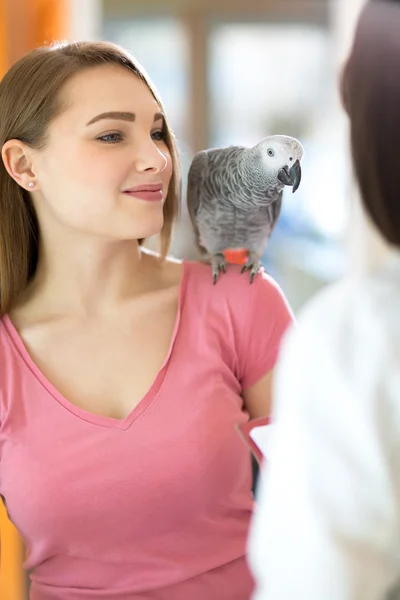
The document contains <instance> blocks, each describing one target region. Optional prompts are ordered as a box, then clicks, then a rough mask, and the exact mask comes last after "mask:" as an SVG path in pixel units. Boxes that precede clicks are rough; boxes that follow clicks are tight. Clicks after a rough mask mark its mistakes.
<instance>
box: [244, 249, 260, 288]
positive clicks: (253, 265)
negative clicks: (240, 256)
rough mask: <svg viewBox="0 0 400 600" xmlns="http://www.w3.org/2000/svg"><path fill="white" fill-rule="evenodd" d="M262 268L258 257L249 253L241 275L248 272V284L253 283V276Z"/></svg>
mask: <svg viewBox="0 0 400 600" xmlns="http://www.w3.org/2000/svg"><path fill="white" fill-rule="evenodd" d="M261 268H262V264H261V261H260V257H259V256H258V254H255V253H254V252H249V256H248V258H247V262H246V264H244V265H243V267H242V273H244V272H245V271H250V283H253V281H254V278H255V276H256V275H257V273H258V272H259V271H260V269H261Z"/></svg>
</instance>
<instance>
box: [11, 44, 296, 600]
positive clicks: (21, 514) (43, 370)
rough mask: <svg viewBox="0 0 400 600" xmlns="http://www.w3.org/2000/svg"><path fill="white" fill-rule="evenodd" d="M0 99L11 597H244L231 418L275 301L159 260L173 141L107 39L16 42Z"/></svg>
mask: <svg viewBox="0 0 400 600" xmlns="http://www.w3.org/2000/svg"><path fill="white" fill-rule="evenodd" d="M0 115H1V118H0V147H1V149H2V154H1V156H2V161H1V162H0V214H1V220H0V311H1V321H0V494H1V496H2V497H3V499H4V503H5V506H6V508H7V511H8V515H9V517H10V519H11V520H12V522H13V523H14V524H15V525H16V527H17V528H18V530H19V532H20V533H21V536H22V538H23V540H24V542H25V545H26V551H27V556H26V562H25V568H26V569H27V570H30V571H31V590H30V597H31V599H32V600H61V599H62V600H67V599H68V600H84V599H87V598H96V599H97V598H102V599H104V600H112V599H117V598H118V599H119V600H123V599H124V600H125V599H126V600H128V599H135V600H145V599H146V600H189V599H190V600H197V599H198V600H203V599H204V598H207V600H224V599H226V600H228V599H229V600H247V599H248V598H249V597H250V595H251V592H252V589H253V580H252V577H251V574H250V572H249V569H248V566H247V561H246V558H245V554H246V540H247V535H248V528H249V523H250V517H251V514H252V509H253V497H252V494H251V484H252V475H251V461H250V457H249V452H248V449H247V448H246V446H245V444H244V443H243V441H242V439H240V437H239V435H238V432H237V427H238V426H239V425H240V424H242V423H243V422H246V420H247V419H249V417H260V416H262V415H265V414H268V413H269V398H270V382H271V377H272V371H273V368H274V364H275V360H276V356H277V352H278V347H279V343H280V339H281V337H282V335H283V333H284V331H285V330H286V328H287V326H288V325H289V323H290V322H291V320H292V313H291V310H290V308H289V306H288V304H287V302H286V300H285V298H284V297H283V295H282V293H281V291H280V289H279V287H278V286H277V285H276V284H275V283H274V281H273V280H272V279H270V278H269V277H268V276H266V275H264V274H260V275H259V276H258V277H257V278H256V281H255V283H254V284H253V286H249V283H248V278H247V277H246V276H242V275H241V274H240V269H239V267H236V266H233V267H232V268H230V269H229V270H228V272H227V275H226V276H225V277H224V280H223V281H221V282H220V284H219V285H218V286H217V287H214V286H213V285H212V283H211V279H212V278H211V277H210V272H209V266H207V265H205V264H201V263H197V262H189V261H178V260H173V259H171V258H168V257H167V253H168V246H169V242H170V237H171V230H172V226H173V223H174V220H175V217H176V214H177V209H178V204H179V199H180V198H179V197H180V175H179V171H180V170H179V165H178V157H177V152H176V146H175V141H174V138H173V135H172V133H171V130H170V128H169V126H168V120H167V117H166V115H165V113H164V110H163V108H162V104H161V101H160V100H159V98H158V94H157V92H156V90H155V89H154V87H153V86H152V84H151V82H150V80H149V78H148V77H147V75H146V73H145V71H144V70H143V68H142V67H141V66H140V65H139V64H138V63H136V62H135V61H134V60H133V59H132V58H131V57H130V56H129V55H128V54H127V53H125V52H124V51H123V50H122V49H120V48H119V47H117V46H113V45H111V44H106V43H85V42H78V43H71V44H59V45H54V46H53V47H48V48H40V49H37V50H34V51H33V52H31V53H29V54H28V55H26V56H25V57H24V58H22V59H21V60H20V61H19V62H17V63H16V64H15V65H14V66H13V67H12V68H11V69H10V70H9V72H8V73H7V74H6V75H5V77H4V78H3V80H2V81H1V83H0ZM158 233H159V234H160V236H161V252H160V254H156V253H154V252H153V253H152V252H150V251H148V250H144V248H143V245H142V243H143V242H144V241H145V240H146V239H147V238H149V237H151V236H153V235H156V234H158Z"/></svg>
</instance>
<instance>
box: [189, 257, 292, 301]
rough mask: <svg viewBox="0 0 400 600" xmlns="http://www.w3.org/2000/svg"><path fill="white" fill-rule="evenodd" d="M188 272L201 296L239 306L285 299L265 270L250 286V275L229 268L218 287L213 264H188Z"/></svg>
mask: <svg viewBox="0 0 400 600" xmlns="http://www.w3.org/2000/svg"><path fill="white" fill-rule="evenodd" d="M184 268H185V271H186V274H187V278H188V280H189V281H190V284H191V285H192V286H194V287H195V288H196V291H197V293H199V294H205V295H210V294H212V295H213V296H214V297H215V298H218V299H219V300H222V299H226V300H229V301H231V302H239V303H242V302H243V301H245V302H253V301H254V300H256V301H257V299H259V300H261V302H265V303H267V304H270V303H271V302H272V303H273V302H276V301H281V300H282V299H284V294H283V292H282V290H281V288H280V286H279V285H278V283H277V282H276V281H275V280H274V279H273V278H272V277H271V276H270V275H268V274H267V273H266V272H265V271H264V270H260V272H259V273H258V274H257V276H256V277H255V278H254V281H253V283H250V276H249V273H247V272H244V273H242V272H241V267H240V266H239V265H235V264H229V265H227V268H226V272H225V273H221V274H220V276H219V278H218V280H217V282H216V283H215V284H214V282H213V277H212V272H211V267H210V265H209V264H207V263H204V262H195V261H185V262H184ZM284 300H285V299H284ZM285 301H286V300H285Z"/></svg>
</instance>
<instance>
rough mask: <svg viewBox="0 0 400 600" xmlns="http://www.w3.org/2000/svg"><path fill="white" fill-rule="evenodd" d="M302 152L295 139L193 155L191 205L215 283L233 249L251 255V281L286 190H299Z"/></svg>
mask: <svg viewBox="0 0 400 600" xmlns="http://www.w3.org/2000/svg"><path fill="white" fill-rule="evenodd" d="M303 152H304V151H303V147H302V145H301V143H300V142H299V141H298V140H296V139H295V138H292V137H289V136H285V135H273V136H269V137H266V138H264V139H263V140H261V141H260V142H259V143H258V144H256V145H255V146H253V147H251V148H246V147H242V146H230V147H227V148H210V149H208V150H202V151H200V152H198V153H197V154H196V155H195V156H194V158H193V161H192V164H191V166H190V169H189V173H188V181H187V206H188V212H189V215H190V218H191V221H192V224H193V227H194V231H195V236H196V241H197V244H198V246H199V248H200V249H201V251H202V252H206V253H207V254H208V257H209V259H210V261H211V267H212V277H213V281H214V283H216V282H217V280H218V277H219V275H220V273H221V272H223V273H225V271H226V260H225V256H224V251H226V250H232V249H235V248H240V249H245V250H247V262H246V264H245V265H244V266H243V269H242V272H244V271H250V283H252V282H253V280H254V277H255V276H256V274H257V272H258V271H259V269H260V267H261V262H260V260H261V256H262V253H263V251H264V248H265V246H266V244H267V241H268V239H269V237H270V235H271V232H272V230H273V228H274V226H275V224H276V222H277V220H278V218H279V214H280V211H281V205H282V194H283V188H284V187H285V186H292V188H293V192H295V191H296V190H297V189H298V187H299V185H300V181H301V160H302V158H303Z"/></svg>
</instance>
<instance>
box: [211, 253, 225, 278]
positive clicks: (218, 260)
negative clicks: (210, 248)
mask: <svg viewBox="0 0 400 600" xmlns="http://www.w3.org/2000/svg"><path fill="white" fill-rule="evenodd" d="M211 268H212V276H213V283H214V285H215V284H216V283H217V281H218V277H219V274H220V273H221V272H222V273H226V261H225V256H224V255H223V254H213V256H212V257H211Z"/></svg>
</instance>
